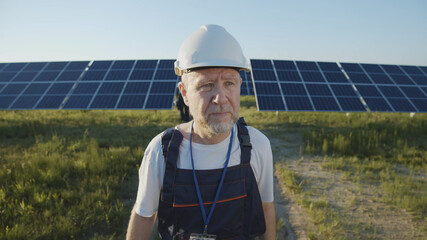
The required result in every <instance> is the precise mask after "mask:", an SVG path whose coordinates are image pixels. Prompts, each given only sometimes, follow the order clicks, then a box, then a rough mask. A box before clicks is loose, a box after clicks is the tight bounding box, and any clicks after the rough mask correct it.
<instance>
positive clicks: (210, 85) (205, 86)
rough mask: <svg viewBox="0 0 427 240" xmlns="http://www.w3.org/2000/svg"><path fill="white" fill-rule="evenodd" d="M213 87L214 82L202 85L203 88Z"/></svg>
mask: <svg viewBox="0 0 427 240" xmlns="http://www.w3.org/2000/svg"><path fill="white" fill-rule="evenodd" d="M211 87H213V84H212V83H206V84H203V85H202V86H201V88H211Z"/></svg>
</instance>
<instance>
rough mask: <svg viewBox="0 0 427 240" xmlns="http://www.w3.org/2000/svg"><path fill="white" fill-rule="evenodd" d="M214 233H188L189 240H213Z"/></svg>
mask: <svg viewBox="0 0 427 240" xmlns="http://www.w3.org/2000/svg"><path fill="white" fill-rule="evenodd" d="M215 239H216V235H212V234H200V233H192V234H191V235H190V240H215Z"/></svg>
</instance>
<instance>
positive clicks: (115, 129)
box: [0, 97, 427, 239]
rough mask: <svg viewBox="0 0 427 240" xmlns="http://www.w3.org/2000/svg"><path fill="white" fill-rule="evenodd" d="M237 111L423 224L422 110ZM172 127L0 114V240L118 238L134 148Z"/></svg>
mask: <svg viewBox="0 0 427 240" xmlns="http://www.w3.org/2000/svg"><path fill="white" fill-rule="evenodd" d="M241 105H242V108H241V116H244V117H245V119H246V121H247V122H248V123H249V124H250V125H252V126H254V127H257V128H259V129H260V130H261V131H263V132H265V133H266V134H267V135H269V136H273V137H277V138H282V137H284V136H285V135H286V133H287V132H296V133H298V134H301V135H302V136H303V145H302V146H301V149H300V151H301V154H304V155H306V156H313V155H315V156H321V158H320V159H321V160H319V161H321V165H322V168H323V169H326V170H328V171H338V172H340V173H342V174H344V175H345V176H346V178H347V179H349V180H350V181H354V182H358V183H365V182H368V183H372V184H374V183H375V184H378V185H379V186H381V189H382V190H383V191H385V192H386V193H387V195H386V197H385V198H384V201H385V202H386V203H387V204H390V205H393V206H395V207H397V208H402V209H406V210H407V211H409V212H411V214H412V216H413V220H414V221H417V222H421V223H423V222H426V217H427V187H426V186H427V182H426V177H425V176H426V171H427V163H426V162H427V159H426V158H427V157H426V156H427V149H426V146H427V115H426V114H416V115H415V116H413V117H410V116H409V114H400V113H381V114H377V113H351V114H349V115H346V114H345V113H292V112H291V113H284V112H281V113H278V114H276V113H274V112H258V111H257V110H256V108H255V100H254V98H253V97H242V104H241ZM178 123H179V113H178V111H176V110H174V111H96V110H93V111H56V110H55V111H1V112H0V187H1V189H0V229H1V230H0V239H122V238H124V236H125V230H126V225H127V221H128V217H129V213H130V210H131V207H132V204H133V201H134V197H135V194H136V189H137V169H138V166H139V164H140V161H141V159H142V156H143V153H144V148H145V147H146V146H147V144H148V142H149V141H150V140H151V139H152V137H154V136H155V135H156V134H158V133H159V132H161V131H163V130H164V129H166V128H167V127H170V126H174V125H176V124H178ZM275 161H276V170H277V169H279V170H280V171H281V172H282V174H280V175H281V176H282V177H283V179H285V182H286V184H287V185H288V187H289V188H291V189H293V190H294V192H295V194H296V195H297V196H298V194H299V195H300V196H304V194H308V193H309V192H308V191H312V190H309V189H307V188H305V185H304V183H302V182H301V179H300V177H299V176H298V174H297V173H295V172H292V171H291V170H289V169H288V168H286V166H285V165H283V164H281V163H283V162H285V161H286V159H284V158H276V159H275ZM283 166H285V167H283ZM300 204H301V206H304V207H305V208H306V209H307V210H310V211H313V212H316V215H319V214H323V215H324V216H325V217H322V218H319V219H317V220H316V221H317V224H318V225H319V226H324V228H325V229H329V228H331V226H332V225H333V224H334V221H336V218H338V220H339V216H335V215H334V209H333V208H331V207H330V205H329V204H328V202H323V203H322V202H318V203H317V204H313V202H303V201H301V203H300ZM327 216H333V218H335V220H334V219H333V218H332V217H331V218H328V217H327ZM278 217H280V216H278ZM424 231H426V230H424ZM426 232H427V231H426ZM334 234H336V233H334V231H332V230H331V231H330V232H326V233H325V231H323V232H314V233H313V234H312V237H311V238H313V239H326V238H327V237H326V236H338V235H334ZM339 237H340V238H343V239H346V235H342V234H341V235H339Z"/></svg>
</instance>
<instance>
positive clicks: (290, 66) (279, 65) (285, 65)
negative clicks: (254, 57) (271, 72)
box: [273, 60, 297, 71]
mask: <svg viewBox="0 0 427 240" xmlns="http://www.w3.org/2000/svg"><path fill="white" fill-rule="evenodd" d="M273 63H274V66H275V67H276V69H277V70H294V71H296V70H297V67H296V66H295V63H294V62H293V61H285V60H273Z"/></svg>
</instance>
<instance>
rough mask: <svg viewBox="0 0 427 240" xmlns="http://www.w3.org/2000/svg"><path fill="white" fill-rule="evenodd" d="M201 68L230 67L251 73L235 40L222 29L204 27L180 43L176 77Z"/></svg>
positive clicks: (249, 66)
mask: <svg viewBox="0 0 427 240" xmlns="http://www.w3.org/2000/svg"><path fill="white" fill-rule="evenodd" d="M202 67H230V68H237V69H243V70H245V71H248V72H250V71H251V63H250V61H249V60H248V59H246V58H245V56H244V55H243V51H242V48H241V47H240V45H239V43H238V42H237V40H236V39H235V38H234V37H233V36H231V34H230V33H228V32H227V31H226V30H225V29H224V28H223V27H221V26H218V25H204V26H201V27H200V29H199V30H197V31H196V32H194V33H193V34H191V35H190V36H189V37H188V38H187V39H186V40H185V41H184V43H182V45H181V48H180V49H179V52H178V58H177V60H176V61H175V73H176V75H178V76H182V74H183V73H184V72H185V71H186V70H190V69H193V68H202Z"/></svg>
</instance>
